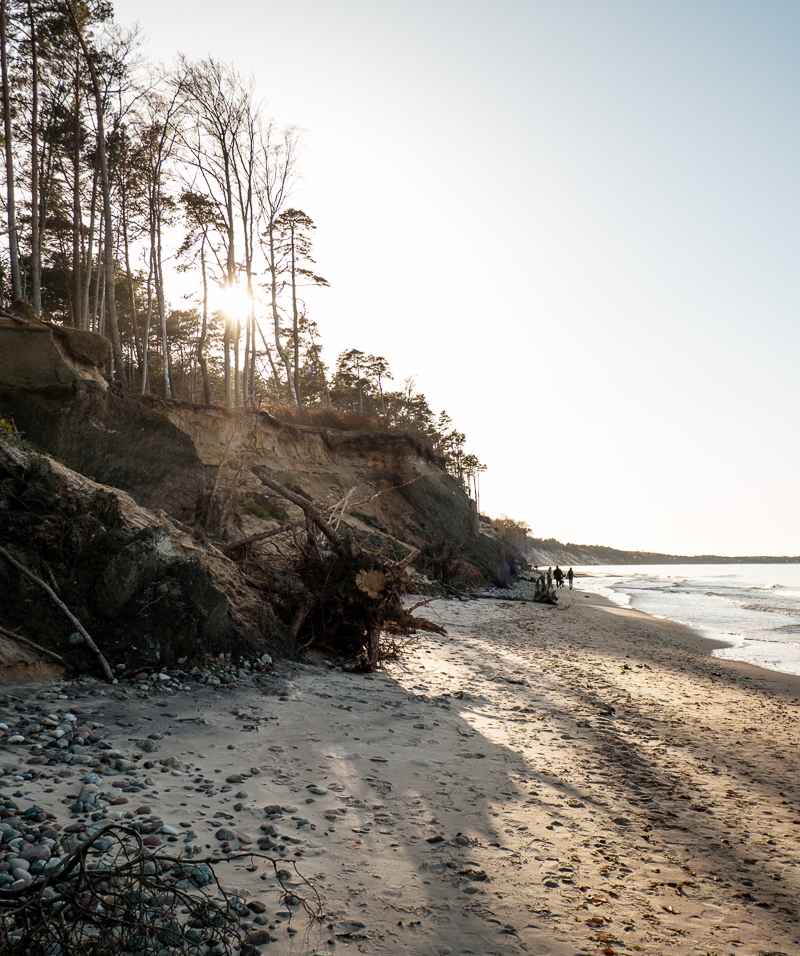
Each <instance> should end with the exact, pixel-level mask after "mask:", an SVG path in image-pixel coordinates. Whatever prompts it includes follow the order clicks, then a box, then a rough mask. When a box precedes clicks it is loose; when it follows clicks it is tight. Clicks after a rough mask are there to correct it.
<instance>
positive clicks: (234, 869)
mask: <svg viewBox="0 0 800 956" xmlns="http://www.w3.org/2000/svg"><path fill="white" fill-rule="evenodd" d="M524 593H525V590H524V585H522V586H521V587H520V589H519V590H518V591H517V595H520V594H521V595H522V596H524ZM562 595H563V598H564V602H563V604H562V606H561V607H560V608H551V607H547V606H544V605H537V604H532V603H525V602H522V601H515V600H507V599H504V597H502V596H501V597H498V598H495V599H492V600H473V601H468V602H466V601H465V602H461V601H448V602H438V603H437V604H434V605H431V607H430V611H431V612H438V615H439V618H440V620H441V622H442V623H443V624H444V625H445V626H446V627H447V629H448V634H447V636H446V637H442V638H440V637H437V636H434V635H423V636H421V637H419V638H418V639H414V641H413V648H412V649H411V650H410V652H409V654H408V655H407V656H406V657H405V658H403V659H401V660H399V661H396V662H390V663H388V664H387V666H386V667H385V668H384V669H383V670H381V671H380V672H378V673H377V674H375V675H358V674H346V673H342V672H341V671H338V670H336V669H328V668H326V667H325V666H324V665H321V664H313V665H312V664H286V663H284V664H279V665H277V667H276V671H275V672H274V673H273V674H269V675H257V676H251V677H249V678H248V679H247V680H242V681H241V682H240V683H239V686H235V687H228V688H224V686H217V687H213V688H212V687H209V686H197V685H193V686H189V687H188V689H181V690H175V691H170V690H168V689H165V688H164V687H160V686H159V685H158V682H157V681H139V682H133V683H131V684H125V685H120V686H119V687H117V688H114V687H109V686H108V685H102V684H99V683H98V682H93V683H92V682H89V683H88V684H86V685H85V686H81V685H80V684H78V683H75V682H73V684H72V685H71V688H72V689H71V690H70V691H69V693H72V694H75V695H76V696H74V697H70V696H69V693H67V692H66V688H67V687H68V686H69V685H65V684H63V683H61V684H58V685H41V684H40V685H33V689H34V696H31V697H30V698H26V699H25V701H24V702H22V703H21V705H20V706H21V707H22V710H20V711H18V710H16V706H17V705H16V704H10V705H9V704H7V705H6V707H5V708H4V711H3V712H4V714H5V713H9V714H10V715H11V716H13V717H14V718H15V719H16V718H17V717H18V716H20V715H22V716H24V718H25V719H26V720H31V721H32V723H31V726H34V725H35V723H36V722H37V721H38V722H39V723H41V720H40V715H44V716H46V715H47V714H49V713H53V714H54V715H55V716H57V717H58V718H59V720H61V721H62V722H63V723H65V724H68V723H73V724H75V725H77V726H78V727H80V726H81V724H82V725H85V726H87V727H89V729H92V730H94V736H96V737H99V738H100V742H99V743H95V744H93V745H91V746H87V747H86V750H85V752H83V753H79V754H78V756H79V757H81V758H83V757H86V758H87V759H86V762H85V763H77V764H72V765H70V764H68V763H66V762H62V761H60V760H56V756H55V755H56V754H57V752H58V748H57V744H56V743H55V742H54V745H53V746H50V745H47V746H44V745H43V744H44V737H43V736H42V733H40V734H39V736H38V738H37V740H34V737H35V733H33V732H29V733H28V735H27V737H26V739H25V741H24V743H22V744H20V743H17V744H10V743H9V736H8V735H6V736H5V737H3V738H0V768H2V769H3V770H5V771H7V770H9V769H11V770H12V771H16V772H13V773H11V774H9V773H8V772H6V773H5V776H2V775H0V798H2V799H5V800H11V801H12V802H16V803H17V804H18V805H19V808H20V811H22V810H24V809H25V807H27V806H29V805H30V804H35V805H36V806H38V807H39V808H40V809H41V810H42V811H43V812H45V813H50V814H53V815H54V817H56V819H57V822H58V823H60V825H61V826H62V827H66V826H68V825H71V826H72V827H74V828H76V832H80V830H79V827H80V826H82V825H83V826H91V825H98V824H100V823H102V821H104V820H109V819H113V815H114V814H119V815H120V819H123V820H127V821H131V820H134V821H142V822H143V823H145V824H146V825H147V828H148V829H149V831H150V835H151V836H152V837H153V838H154V839H152V840H151V841H150V842H151V843H153V844H155V841H156V840H157V841H158V843H159V848H158V849H166V850H168V851H169V852H170V853H173V854H175V853H177V852H178V851H179V850H181V849H184V850H186V849H187V848H189V847H196V848H197V852H196V853H195V851H194V850H192V854H193V855H192V857H191V858H192V859H193V860H195V861H197V860H203V859H206V858H208V859H210V860H213V861H215V862H214V866H215V870H216V871H217V872H218V874H219V878H220V880H221V882H222V883H223V885H224V886H225V887H226V888H227V889H229V890H231V891H234V892H236V894H237V895H238V896H239V897H240V898H241V899H242V900H243V901H244V902H245V903H255V904H259V905H261V906H264V907H265V910H264V911H263V913H262V915H260V916H259V915H257V914H256V912H255V910H251V912H250V914H249V917H248V919H249V920H250V921H251V922H253V923H254V925H255V927H256V928H258V927H261V928H262V932H266V933H267V934H268V935H270V936H271V938H272V941H271V942H270V943H269V944H268V945H267V944H264V946H263V950H262V951H263V952H265V953H275V954H278V956H294V954H301V953H308V954H312V953H314V954H316V953H323V952H324V953H344V952H356V951H358V952H364V953H371V954H376V956H389V954H393V956H398V954H399V956H420V954H425V956H428V954H436V956H448V954H459V956H469V954H475V956H478V954H480V956H487V954H500V956H523V954H544V956H547V954H554V956H575V954H577V953H587V954H589V953H591V954H594V953H597V952H603V951H604V950H605V951H606V952H607V951H608V950H611V951H612V952H614V953H627V952H641V953H647V954H651V956H663V953H664V952H665V951H669V952H670V953H674V954H677V956H684V954H685V956H694V954H696V953H698V952H704V953H705V952H719V953H723V952H724V953H729V952H732V951H734V950H736V951H738V952H746V953H757V952H760V951H763V950H769V951H771V952H782V953H785V954H787V956H788V954H789V953H791V952H797V951H798V948H800V922H798V919H797V915H796V899H797V898H798V897H800V819H798V816H799V815H800V812H799V811H798V810H797V809H796V808H797V806H798V803H800V773H798V771H799V770H800V757H798V756H797V754H796V747H795V741H796V731H797V727H798V724H800V678H797V677H794V676H793V675H784V674H780V673H779V672H776V671H766V670H763V669H761V668H757V667H754V666H752V665H747V664H741V663H739V662H733V661H722V660H719V659H717V658H713V657H711V656H710V655H709V653H708V650H709V644H710V643H712V642H709V641H708V639H706V638H703V637H701V636H700V635H697V634H696V633H695V632H693V631H691V630H690V629H688V628H685V627H683V626H682V625H679V624H675V623H674V622H671V621H666V620H662V619H658V618H650V617H648V616H647V615H644V614H642V613H641V612H637V611H632V610H630V609H625V608H620V607H618V606H616V605H613V604H612V603H611V602H610V601H607V600H606V599H604V598H602V597H601V596H600V595H596V594H593V593H589V592H584V591H583V590H582V589H581V586H580V581H579V579H577V580H576V587H575V588H574V590H573V591H571V592H570V591H568V590H563V591H562V592H560V597H561V596H562ZM514 596H515V594H514V592H511V594H509V597H510V598H513V597H514ZM570 601H571V602H572V603H571V605H570V606H567V605H568V604H569V602H570ZM145 685H147V686H146V688H145ZM48 686H50V688H51V689H48ZM3 694H6V695H9V694H10V695H12V696H14V695H15V691H14V690H13V685H8V684H5V685H4V684H0V699H7V698H3ZM36 694H39V695H40V696H39V697H37V696H35V695H36ZM41 695H43V696H41ZM75 710H78V711H80V713H78V714H75V713H74V711H75ZM31 711H35V712H36V713H35V714H34V713H31ZM70 711H73V718H74V721H72V722H69V721H68V720H67V717H66V715H67V714H68V713H69V712H70ZM2 720H7V718H6V717H5V716H0V721H2ZM79 722H80V723H79ZM92 724H94V725H97V726H95V727H93V728H92V727H91V725H92ZM10 729H14V728H10ZM45 736H46V735H45ZM62 739H63V738H62ZM37 746H38V749H39V753H38V754H35V755H34V760H36V759H37V758H38V762H37V763H31V751H33V750H35V749H36V747H37ZM63 749H65V748H62V750H63ZM114 752H119V754H120V756H119V757H111V758H109V757H107V756H106V761H107V762H106V763H102V760H103V754H106V755H107V754H109V753H114ZM50 759H53V760H54V762H53V763H49V762H48V760H50ZM119 760H121V761H122V764H117V765H115V763H114V762H115V761H119ZM124 768H127V769H124ZM88 772H93V773H96V774H97V776H98V777H100V778H101V782H100V783H99V784H93V785H85V784H84V782H83V778H84V777H85V775H86V774H87V773H88ZM26 774H27V775H29V779H27V780H26V779H23V778H24V776H25V775H26ZM16 778H19V779H16ZM84 786H90V787H91V786H95V787H96V788H97V789H96V790H94V791H87V795H88V794H89V793H91V794H94V797H93V799H94V802H93V803H91V804H88V806H89V807H95V808H96V809H87V808H86V806H84V807H83V808H82V810H80V811H79V810H77V809H73V808H76V807H77V804H78V803H79V802H80V801H78V799H77V798H78V796H79V793H80V792H81V789H82V787H84ZM14 793H18V794H20V796H18V797H14V796H13V795H14ZM23 794H24V797H23V796H22V795H23ZM64 801H66V802H64ZM267 808H268V809H270V811H271V812H270V813H267ZM142 810H147V811H148V812H147V813H143V812H141V811H142ZM128 814H129V816H126V815H128ZM6 819H9V818H6ZM12 819H14V818H12ZM265 828H266V829H265ZM270 828H271V831H274V832H271V831H270ZM189 832H191V834H192V836H188V833H189ZM265 841H269V842H272V843H273V844H274V845H273V847H272V848H271V849H270V850H267V851H264V852H265V853H266V854H267V855H268V856H269V855H271V856H272V857H274V858H275V859H277V860H278V861H283V863H282V865H285V866H286V868H287V869H288V870H290V871H291V872H292V873H294V865H295V864H296V866H297V870H298V872H299V873H300V874H302V877H303V880H308V881H309V882H310V883H311V884H313V886H314V889H315V892H317V893H318V894H319V897H320V899H321V901H322V907H323V910H324V914H325V919H324V920H323V921H319V920H310V919H309V918H308V917H307V916H306V915H305V913H303V911H302V909H301V908H300V907H299V906H297V905H296V904H293V903H288V904H287V902H286V901H285V899H284V898H283V897H282V895H281V890H280V887H279V886H277V885H276V884H275V881H274V879H272V878H270V876H269V873H270V872H272V869H271V867H268V866H267V865H266V861H265V860H264V859H263V858H257V857H253V858H250V857H238V858H237V856H236V855H237V854H239V853H241V852H242V850H243V849H244V850H245V851H248V850H255V851H257V849H258V845H259V842H261V843H262V844H263V845H265V846H266V845H267V843H266V842H265ZM281 848H282V849H281ZM154 849H155V846H154ZM248 861H250V862H251V863H252V864H253V866H252V869H248ZM1 866H2V864H1V863H0V867H1ZM265 874H266V876H265ZM291 885H292V892H293V893H295V894H298V897H299V896H301V895H302V894H303V893H305V892H307V891H308V887H307V885H306V884H305V883H303V881H302V880H301V879H299V878H297V879H293V880H292V882H291ZM256 909H258V906H257V907H256ZM290 913H291V914H292V916H291V917H290V916H289V914H290ZM281 914H282V915H281ZM259 920H264V921H266V922H258V921H259Z"/></svg>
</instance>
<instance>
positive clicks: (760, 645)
mask: <svg viewBox="0 0 800 956" xmlns="http://www.w3.org/2000/svg"><path fill="white" fill-rule="evenodd" d="M576 571H578V572H579V573H580V575H581V577H580V586H581V587H584V588H586V590H592V591H596V592H598V593H601V594H604V595H605V596H607V597H609V598H610V599H611V600H613V601H614V603H615V604H619V605H622V606H626V607H633V608H635V609H636V610H640V611H645V612H646V613H648V614H651V615H653V616H654V617H660V618H667V619H669V620H673V621H678V622H680V623H681V624H687V625H688V626H690V627H692V628H694V629H695V630H697V631H698V632H700V633H702V634H703V635H704V636H707V637H715V638H717V639H722V640H726V641H727V642H729V644H730V645H731V646H729V647H726V648H723V649H720V650H717V651H714V653H715V654H716V655H718V656H720V657H727V658H731V659H734V660H744V661H747V662H749V663H753V664H759V665H760V666H762V667H769V668H772V669H774V670H780V671H784V672H786V673H791V674H800V643H798V635H799V634H800V564H779V565H770V566H769V571H768V572H767V574H768V575H769V579H768V580H767V582H766V583H764V581H765V569H764V565H760V564H756V565H748V564H737V565H730V564H725V565H700V564H698V565H658V566H636V567H627V566H616V567H611V566H600V567H585V568H577V569H576Z"/></svg>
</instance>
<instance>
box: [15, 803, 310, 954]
mask: <svg viewBox="0 0 800 956" xmlns="http://www.w3.org/2000/svg"><path fill="white" fill-rule="evenodd" d="M36 809H37V808H33V810H36ZM25 816H26V817H29V818H30V817H35V818H36V819H38V817H39V816H43V814H41V813H26V814H25ZM44 816H46V815H44ZM4 828H5V829H4V831H3V838H4V841H5V842H10V841H13V840H14V839H16V837H15V836H14V835H13V834H12V833H11V831H14V832H16V831H15V829H14V827H11V826H10V825H9V824H8V823H4ZM20 842H22V841H20ZM23 846H25V844H23ZM27 846H31V845H30V844H27ZM40 848H41V853H39V854H33V853H31V852H30V851H28V852H27V856H26V858H25V859H16V858H15V859H14V861H13V862H14V863H17V864H18V865H17V866H15V867H14V868H13V869H12V874H13V876H14V877H15V879H14V882H12V883H11V884H10V885H4V886H3V887H2V888H1V889H0V951H2V952H3V953H5V954H7V956H23V954H24V956H38V954H44V953H59V954H60V956H79V954H80V956H105V954H111V953H119V954H125V953H137V954H138V953H156V952H160V951H164V950H170V951H173V952H179V953H183V954H187V956H195V954H196V956H201V954H206V953H214V954H216V956H233V954H234V953H236V954H247V953H250V954H251V956H255V953H256V952H257V951H256V950H254V949H253V948H252V947H253V946H254V944H255V941H256V939H259V940H260V942H262V943H263V942H269V941H270V940H268V939H267V938H266V937H264V932H265V931H259V930H258V929H257V928H255V927H254V926H252V925H251V924H249V922H248V918H249V917H250V915H251V913H254V912H255V910H254V909H253V907H252V905H251V903H250V902H246V901H244V900H241V899H239V898H238V897H236V896H235V895H233V894H232V893H230V892H227V891H226V890H225V889H224V888H223V887H222V885H221V884H220V881H219V879H218V877H217V873H216V870H215V867H218V866H220V865H221V864H224V863H226V862H228V861H229V860H230V859H233V858H235V857H236V856H239V857H240V856H242V855H244V854H238V855H235V856H232V857H229V858H228V859H227V860H226V859H222V860H211V859H205V860H193V861H189V860H187V859H182V858H177V857H172V856H168V855H166V854H164V853H161V852H158V851H154V850H150V849H148V840H147V837H146V836H143V835H142V833H141V832H139V831H138V830H137V829H136V828H135V827H134V826H130V825H124V824H120V823H111V824H107V825H105V826H102V827H94V828H91V829H90V830H89V831H88V835H86V836H85V838H83V839H79V840H76V839H75V835H74V833H73V832H71V831H70V829H69V828H68V829H67V830H66V831H65V832H64V834H63V835H62V836H61V838H60V839H59V840H52V839H50V840H49V841H48V842H47V843H44V844H40ZM246 855H247V856H248V857H249V858H252V859H257V858H265V859H268V860H269V861H270V862H271V863H272V867H273V870H274V877H275V879H276V880H277V881H278V883H279V885H280V888H281V891H282V894H283V899H284V900H288V899H289V897H291V901H292V905H295V906H302V907H303V908H304V909H305V910H306V912H307V913H308V914H309V916H311V917H317V916H318V915H319V912H320V901H319V898H318V897H317V896H316V894H314V899H313V901H309V900H308V899H306V898H305V897H303V896H301V895H300V890H299V889H298V886H297V880H296V878H297V876H298V874H297V871H296V868H295V871H294V873H292V872H290V871H288V870H279V869H278V862H279V861H277V860H275V859H273V858H271V857H265V856H264V854H261V853H247V854H246ZM280 862H281V864H282V865H285V864H284V863H283V861H280ZM288 879H291V880H292V886H291V891H290V888H289V885H288V882H287V880H288ZM301 881H302V882H304V883H305V884H306V885H307V886H309V887H310V884H309V883H308V882H307V881H304V880H302V878H301ZM312 889H313V888H312ZM256 909H258V905H257V904H256Z"/></svg>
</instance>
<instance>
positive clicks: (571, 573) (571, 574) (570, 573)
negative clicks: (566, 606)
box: [567, 568, 575, 591]
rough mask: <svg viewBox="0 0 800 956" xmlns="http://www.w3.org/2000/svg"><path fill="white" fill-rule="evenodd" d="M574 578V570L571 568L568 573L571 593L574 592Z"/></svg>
mask: <svg viewBox="0 0 800 956" xmlns="http://www.w3.org/2000/svg"><path fill="white" fill-rule="evenodd" d="M574 577H575V572H574V571H573V570H572V568H570V569H569V571H567V580H568V581H569V589H570V591H571V590H572V579H573V578H574Z"/></svg>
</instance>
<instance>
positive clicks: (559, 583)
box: [553, 565, 564, 588]
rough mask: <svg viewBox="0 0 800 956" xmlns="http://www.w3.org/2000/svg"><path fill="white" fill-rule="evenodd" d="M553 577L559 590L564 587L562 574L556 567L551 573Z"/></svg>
mask: <svg viewBox="0 0 800 956" xmlns="http://www.w3.org/2000/svg"><path fill="white" fill-rule="evenodd" d="M553 577H554V578H555V579H556V587H557V588H561V587H563V586H564V572H563V571H562V570H561V568H560V567H559V566H558V565H556V569H555V571H553Z"/></svg>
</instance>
